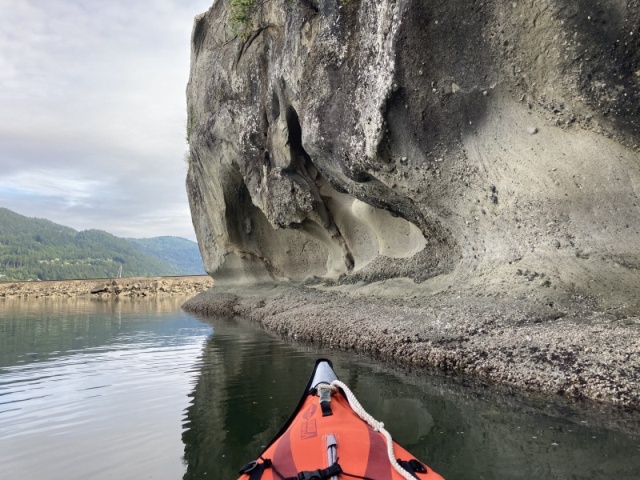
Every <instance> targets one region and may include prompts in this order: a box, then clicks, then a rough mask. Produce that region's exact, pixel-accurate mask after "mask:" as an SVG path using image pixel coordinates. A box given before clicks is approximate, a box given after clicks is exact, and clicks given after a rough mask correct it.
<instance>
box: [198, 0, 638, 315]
mask: <svg viewBox="0 0 640 480" xmlns="http://www.w3.org/2000/svg"><path fill="white" fill-rule="evenodd" d="M228 18H229V1H228V0H218V1H217V2H215V3H214V5H213V6H212V7H211V9H210V10H209V11H208V12H206V13H205V14H203V15H200V16H198V17H197V18H196V21H195V25H194V29H193V38H192V61H191V78H190V81H189V85H188V89H187V99H188V114H189V120H188V122H189V132H190V134H189V136H190V138H189V144H190V165H189V172H188V177H187V189H188V194H189V199H190V204H191V210H192V216H193V222H194V226H195V229H196V234H197V237H198V243H199V245H200V248H201V252H202V254H203V257H204V262H205V267H206V269H207V271H208V272H209V273H210V274H211V275H213V276H214V278H215V279H216V280H219V281H225V280H228V281H239V280H245V281H246V280H252V281H261V280H265V279H274V278H275V279H293V280H305V279H307V278H309V277H323V278H325V279H333V280H338V281H339V282H340V283H348V282H356V281H360V280H364V281H374V280H379V279H384V278H389V277H409V278H412V279H414V280H415V281H417V282H424V281H425V280H428V279H431V280H429V281H430V282H432V283H433V282H435V283H433V285H432V287H433V288H434V289H435V290H438V289H442V290H445V289H446V288H447V287H448V286H451V285H456V286H460V285H465V284H466V285H471V286H473V285H476V286H478V288H482V289H484V290H491V289H495V290H498V291H503V292H504V291H509V290H511V289H513V290H514V291H518V292H524V293H522V295H526V292H527V291H529V290H527V289H531V288H532V287H534V288H535V290H536V291H538V292H542V294H541V298H542V296H543V297H544V298H546V299H549V298H552V297H554V298H555V297H558V298H560V297H562V296H564V297H570V296H575V295H584V296H588V297H589V298H594V299H596V301H597V302H600V306H601V307H602V308H621V307H634V306H637V302H638V301H639V300H638V297H639V296H638V295H637V292H638V288H637V285H638V280H639V275H638V267H639V266H640V206H639V201H640V200H639V198H638V195H639V194H640V153H639V149H638V145H639V144H640V29H639V25H640V2H639V1H638V0H628V1H627V0H599V1H596V0H582V1H577V0H539V1H518V2H515V1H514V2H504V1H496V0H485V1H471V0H446V1H445V0H434V1H420V0H350V1H346V0H342V1H340V0H300V1H293V2H291V1H286V0H267V1H265V2H262V6H261V7H260V8H258V9H257V10H256V12H255V16H254V28H253V30H252V32H251V34H250V35H249V37H248V38H246V39H244V38H234V37H233V36H232V34H230V32H229V29H228V25H227V24H228ZM438 279H440V280H438ZM426 283H428V282H426ZM551 292H553V293H551ZM549 303H550V304H551V305H552V302H551V301H549Z"/></svg>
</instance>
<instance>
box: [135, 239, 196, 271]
mask: <svg viewBox="0 0 640 480" xmlns="http://www.w3.org/2000/svg"><path fill="white" fill-rule="evenodd" d="M128 240H129V241H130V242H132V243H133V244H134V245H137V246H138V247H140V248H141V249H142V250H144V251H145V252H147V253H148V254H150V255H153V256H154V257H158V258H159V259H161V260H164V261H165V262H168V263H170V264H172V265H175V266H176V267H177V268H178V269H179V270H180V272H182V273H183V274H185V275H187V274H189V275H204V274H205V273H206V272H205V271H204V265H203V264H202V257H201V256H200V250H199V249H198V244H197V243H195V242H192V241H191V240H187V239H186V238H181V237H154V238H129V239H128Z"/></svg>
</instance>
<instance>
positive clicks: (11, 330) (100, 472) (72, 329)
mask: <svg viewBox="0 0 640 480" xmlns="http://www.w3.org/2000/svg"><path fill="white" fill-rule="evenodd" d="M178 302H179V299H177V298H176V299H173V301H171V302H166V301H161V302H157V301H136V302H117V301H116V302H114V301H109V302H102V301H101V302H95V301H90V300H79V299H60V300H56V301H50V300H38V301H33V300H29V301H22V302H4V303H2V304H0V308H2V310H1V313H0V352H1V356H0V465H1V467H0V471H1V472H2V473H1V474H0V478H2V479H18V478H47V479H63V478H64V479H65V480H68V479H87V478H91V479H103V478H104V479H106V478H119V479H128V478H132V479H133V478H166V479H175V478H180V477H181V476H182V475H183V473H184V469H185V467H184V465H183V463H182V452H183V445H182V442H181V431H182V425H181V423H182V414H183V412H184V409H185V408H186V407H187V406H188V394H189V392H190V391H191V390H192V389H193V388H194V384H195V379H196V377H197V375H198V374H199V372H200V366H199V365H198V364H197V360H198V358H199V356H200V353H201V351H202V345H203V343H204V341H205V340H206V338H207V337H208V336H209V335H210V334H211V327H210V326H208V325H205V324H203V323H201V322H199V321H198V320H196V319H194V318H193V317H190V316H189V315H187V314H185V313H183V312H181V311H180V309H179V306H178V305H179V303H178ZM176 303H177V304H176Z"/></svg>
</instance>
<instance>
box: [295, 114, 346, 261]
mask: <svg viewBox="0 0 640 480" xmlns="http://www.w3.org/2000/svg"><path fill="white" fill-rule="evenodd" d="M286 122H287V129H288V132H289V137H288V144H289V149H290V152H291V158H292V162H291V165H290V167H289V168H288V169H286V170H283V173H284V174H287V175H289V176H290V178H292V179H294V181H295V180H297V181H298V182H300V181H302V182H304V183H305V184H306V185H307V187H308V188H309V190H310V191H311V194H312V195H313V197H314V198H315V201H316V205H315V210H316V212H317V214H318V216H319V217H320V219H321V224H320V226H321V227H322V228H324V229H326V230H327V231H328V233H329V235H330V237H331V239H332V241H334V242H336V243H337V244H338V245H339V246H340V248H341V249H342V251H343V258H344V262H345V266H346V267H347V270H349V271H351V270H353V268H354V264H355V261H354V258H353V254H352V253H351V252H350V250H349V246H348V245H347V242H346V241H345V239H344V237H343V236H342V234H341V233H340V229H339V228H338V226H337V225H336V223H335V221H334V219H333V214H332V212H331V210H330V209H329V207H328V205H327V203H326V201H325V200H324V199H323V197H322V196H321V195H320V191H319V188H318V185H319V184H320V183H321V181H322V180H321V178H320V177H321V175H320V172H319V171H318V169H317V168H316V167H315V165H314V164H313V161H312V160H311V157H310V156H309V154H308V153H307V152H306V151H305V149H304V147H303V145H302V126H301V125H300V119H299V118H298V112H296V110H295V108H293V106H291V105H289V106H288V107H287V109H286Z"/></svg>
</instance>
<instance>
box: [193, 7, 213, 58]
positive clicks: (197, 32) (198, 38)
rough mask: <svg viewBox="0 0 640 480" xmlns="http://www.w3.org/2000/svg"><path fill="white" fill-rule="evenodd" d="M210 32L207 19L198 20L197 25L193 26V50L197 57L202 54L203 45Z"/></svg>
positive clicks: (203, 17) (204, 17)
mask: <svg viewBox="0 0 640 480" xmlns="http://www.w3.org/2000/svg"><path fill="white" fill-rule="evenodd" d="M208 30H209V23H208V22H207V17H206V16H204V15H203V16H202V17H200V18H199V19H198V20H196V23H195V25H194V26H193V40H192V43H193V50H194V52H195V54H196V56H197V55H198V54H199V53H200V50H201V49H202V45H204V41H205V39H206V38H207V31H208Z"/></svg>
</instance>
